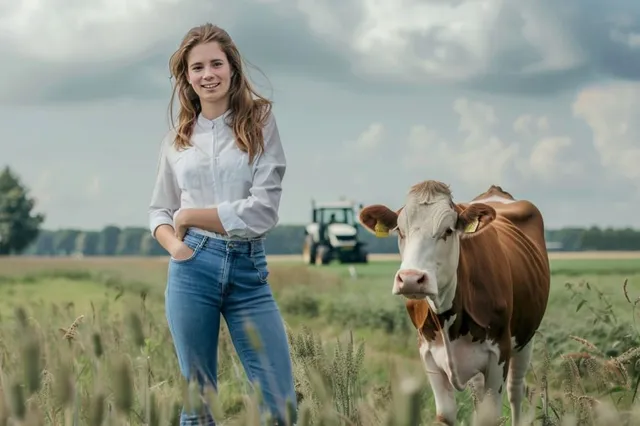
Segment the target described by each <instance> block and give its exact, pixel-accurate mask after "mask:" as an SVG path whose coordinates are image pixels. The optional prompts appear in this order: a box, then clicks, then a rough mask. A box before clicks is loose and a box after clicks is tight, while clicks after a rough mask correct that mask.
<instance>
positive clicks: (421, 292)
mask: <svg viewBox="0 0 640 426" xmlns="http://www.w3.org/2000/svg"><path fill="white" fill-rule="evenodd" d="M391 293H392V294H394V295H401V296H404V297H406V298H408V299H424V298H427V297H428V298H434V297H435V296H437V295H438V290H437V288H436V286H435V285H434V284H433V283H431V282H430V281H429V277H428V275H427V273H426V272H424V271H419V270H416V269H401V270H400V271H398V272H397V273H396V276H395V279H394V281H393V290H392V291H391Z"/></svg>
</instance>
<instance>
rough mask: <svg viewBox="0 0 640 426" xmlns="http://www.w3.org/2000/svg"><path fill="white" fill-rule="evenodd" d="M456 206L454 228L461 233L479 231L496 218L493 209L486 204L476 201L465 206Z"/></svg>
mask: <svg viewBox="0 0 640 426" xmlns="http://www.w3.org/2000/svg"><path fill="white" fill-rule="evenodd" d="M456 207H457V209H456V210H457V211H458V222H457V223H456V229H458V231H460V232H462V233H463V234H475V233H477V232H481V231H482V230H483V229H485V228H486V227H487V226H489V225H490V224H491V222H493V221H494V220H495V218H496V211H495V209H494V208H493V207H491V206H489V205H487V204H483V203H476V204H471V205H468V206H465V207H460V206H456Z"/></svg>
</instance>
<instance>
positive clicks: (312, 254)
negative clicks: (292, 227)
mask: <svg viewBox="0 0 640 426" xmlns="http://www.w3.org/2000/svg"><path fill="white" fill-rule="evenodd" d="M316 251H317V248H316V244H315V243H314V242H313V237H312V236H311V235H307V236H306V237H305V238H304V244H303V246H302V260H303V262H304V263H306V264H307V265H313V264H315V263H316Z"/></svg>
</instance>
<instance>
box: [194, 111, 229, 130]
mask: <svg viewBox="0 0 640 426" xmlns="http://www.w3.org/2000/svg"><path fill="white" fill-rule="evenodd" d="M229 114H231V109H228V110H226V111H225V112H224V114H222V115H220V116H218V117H216V118H214V119H213V120H209V119H208V118H206V117H205V116H203V115H202V113H199V114H198V124H199V125H200V126H201V127H204V128H205V129H211V128H212V127H213V126H216V125H219V124H222V123H223V122H224V121H225V119H226V118H227V117H228V116H229Z"/></svg>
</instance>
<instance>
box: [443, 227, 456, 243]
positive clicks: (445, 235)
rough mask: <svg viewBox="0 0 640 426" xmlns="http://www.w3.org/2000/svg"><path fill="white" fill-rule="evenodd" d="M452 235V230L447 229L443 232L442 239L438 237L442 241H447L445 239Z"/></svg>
mask: <svg viewBox="0 0 640 426" xmlns="http://www.w3.org/2000/svg"><path fill="white" fill-rule="evenodd" d="M452 234H453V229H451V228H449V229H447V230H446V231H444V234H442V237H440V238H441V239H442V240H443V241H447V237H450V236H451V235H452Z"/></svg>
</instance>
